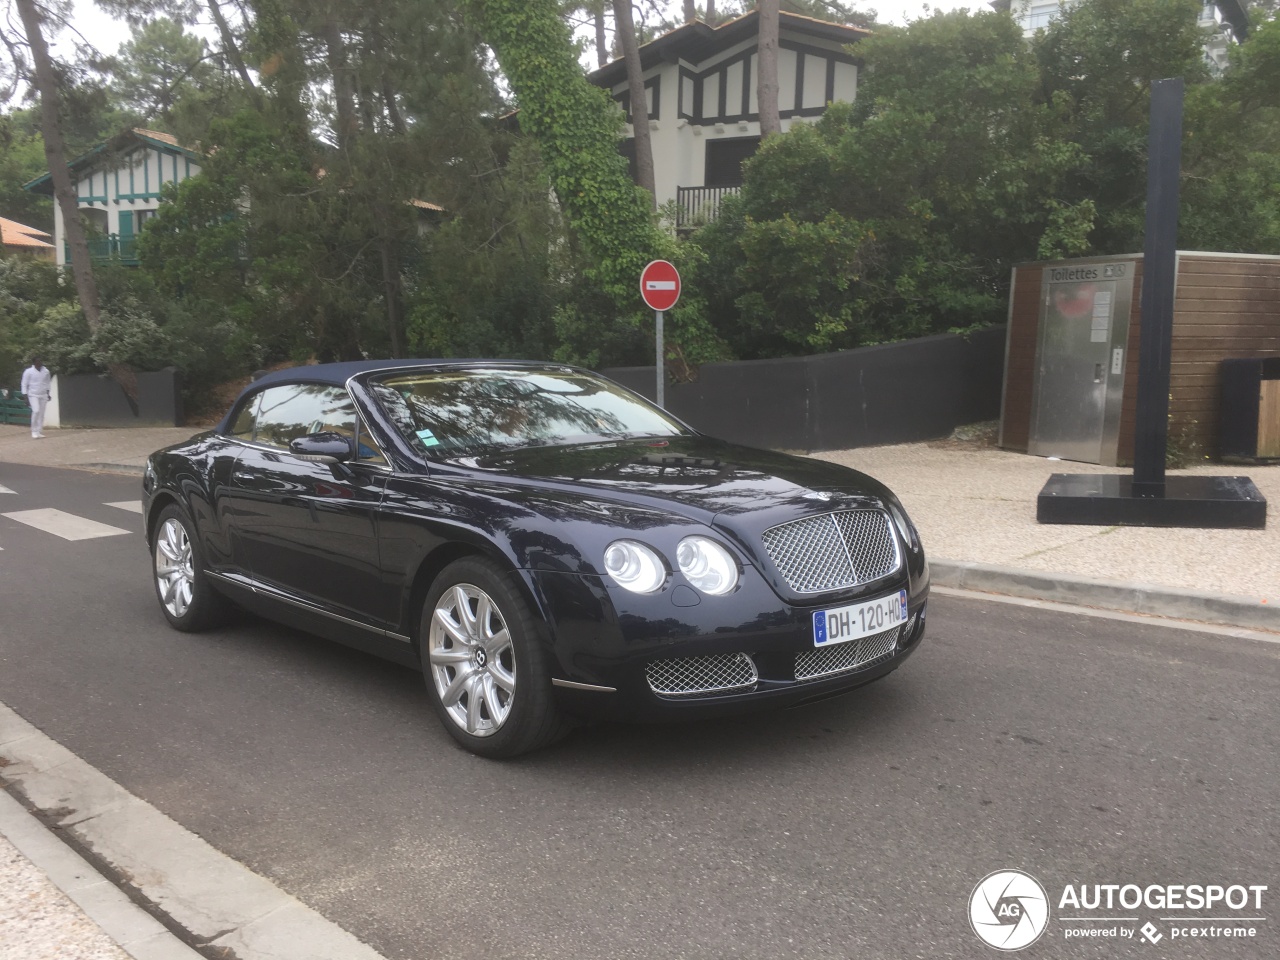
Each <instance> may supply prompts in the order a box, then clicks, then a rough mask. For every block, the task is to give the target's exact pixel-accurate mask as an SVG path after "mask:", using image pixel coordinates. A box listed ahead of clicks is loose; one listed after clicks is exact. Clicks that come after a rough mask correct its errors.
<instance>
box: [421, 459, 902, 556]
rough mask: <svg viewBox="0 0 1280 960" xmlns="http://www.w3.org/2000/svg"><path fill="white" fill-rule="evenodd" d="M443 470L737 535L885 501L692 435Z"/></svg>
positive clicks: (812, 466) (826, 468) (827, 476)
mask: <svg viewBox="0 0 1280 960" xmlns="http://www.w3.org/2000/svg"><path fill="white" fill-rule="evenodd" d="M446 463H447V464H448V465H449V466H450V467H454V468H460V469H464V470H468V471H470V470H475V471H479V472H480V473H483V474H484V475H486V476H487V477H489V478H490V479H498V478H499V477H501V478H502V479H503V480H505V481H507V482H511V483H514V484H517V485H522V486H523V485H526V484H532V485H536V486H540V487H544V488H545V487H554V488H558V489H561V490H564V489H569V488H571V489H574V490H577V491H582V489H583V488H588V489H591V490H593V491H596V492H597V495H598V496H600V497H602V498H607V499H613V500H621V501H626V502H632V503H643V504H645V505H647V506H652V507H659V508H665V509H668V510H672V511H674V512H676V513H680V514H682V515H684V516H686V517H689V518H690V519H696V520H699V521H701V522H704V523H707V524H712V523H713V522H714V523H717V524H718V525H723V526H726V527H728V528H731V529H733V528H738V529H740V530H741V531H742V532H743V533H746V532H748V531H747V530H746V529H742V528H743V527H744V526H745V527H747V528H750V529H751V530H752V531H756V530H759V529H762V527H761V524H763V525H764V526H771V525H773V524H775V523H780V522H783V521H784V520H787V519H791V518H793V517H795V516H803V515H809V514H815V513H824V512H829V511H830V510H832V509H836V508H842V507H843V508H848V507H853V506H857V505H866V504H868V503H869V502H880V501H882V500H883V499H884V498H886V497H888V496H889V492H888V490H887V489H886V488H885V487H884V486H883V485H882V484H880V483H879V482H877V481H876V480H873V479H872V478H871V477H868V476H867V475H866V474H863V473H859V472H858V471H856V470H851V469H849V468H847V467H842V466H839V465H837V464H833V463H828V462H826V461H823V460H814V459H810V458H808V457H796V456H791V455H788V454H784V453H776V452H773V451H769V450H757V449H754V448H751V447H744V446H739V445H737V444H732V443H728V442H726V441H723V440H715V439H712V438H710V437H701V436H688V437H672V438H668V439H662V440H652V439H650V440H625V441H615V442H608V443H591V444H576V445H572V446H559V447H527V448H520V449H515V450H509V451H503V452H502V453H501V454H498V455H494V456H488V457H478V458H468V459H466V460H453V461H446ZM433 472H434V471H433ZM748 518H750V519H749V520H748Z"/></svg>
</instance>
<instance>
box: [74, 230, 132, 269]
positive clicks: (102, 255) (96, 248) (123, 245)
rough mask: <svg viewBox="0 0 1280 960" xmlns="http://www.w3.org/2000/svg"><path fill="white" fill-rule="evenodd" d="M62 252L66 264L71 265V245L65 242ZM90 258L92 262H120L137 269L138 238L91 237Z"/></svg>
mask: <svg viewBox="0 0 1280 960" xmlns="http://www.w3.org/2000/svg"><path fill="white" fill-rule="evenodd" d="M62 252H63V254H64V255H65V257H66V262H67V263H70V262H71V246H70V244H67V243H65V242H64V243H63V244H62ZM89 258H90V259H92V260H118V261H120V262H121V263H122V264H125V265H126V266H133V267H136V266H137V265H138V238H137V236H128V235H126V236H121V235H120V234H118V233H109V234H107V235H106V236H101V235H99V236H96V237H90V238H89Z"/></svg>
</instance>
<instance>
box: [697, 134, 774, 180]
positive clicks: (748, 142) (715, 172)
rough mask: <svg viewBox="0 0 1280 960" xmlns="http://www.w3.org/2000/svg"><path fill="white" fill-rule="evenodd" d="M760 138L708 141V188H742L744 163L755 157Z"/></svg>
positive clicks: (706, 178)
mask: <svg viewBox="0 0 1280 960" xmlns="http://www.w3.org/2000/svg"><path fill="white" fill-rule="evenodd" d="M759 147H760V138H759V137H733V138H732V139H729V140H708V141H707V173H706V177H705V179H704V180H703V183H704V184H706V185H707V186H708V187H740V186H742V161H743V160H746V159H747V158H749V157H753V156H755V152H756V150H757V149H759Z"/></svg>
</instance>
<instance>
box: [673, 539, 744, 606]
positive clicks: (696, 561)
mask: <svg viewBox="0 0 1280 960" xmlns="http://www.w3.org/2000/svg"><path fill="white" fill-rule="evenodd" d="M676 562H677V563H678V564H680V572H681V573H683V574H684V575H685V578H686V579H687V580H688V581H689V582H690V583H692V584H693V585H694V586H695V587H697V588H698V589H699V590H701V591H702V592H703V593H707V594H710V595H711V596H713V597H719V596H723V595H724V594H726V593H728V592H729V591H730V590H732V589H733V588H734V587H736V586H737V585H738V564H737V561H735V560H734V559H733V556H732V554H730V553H729V551H728V550H726V549H725V548H724V547H722V546H720V544H718V543H716V542H715V541H714V540H708V539H707V538H706V537H685V538H684V539H683V540H681V541H680V546H678V547H676Z"/></svg>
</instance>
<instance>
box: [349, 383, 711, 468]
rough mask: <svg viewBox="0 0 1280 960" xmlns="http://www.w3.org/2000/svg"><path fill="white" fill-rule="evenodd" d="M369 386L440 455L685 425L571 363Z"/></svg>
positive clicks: (668, 431) (661, 431)
mask: <svg viewBox="0 0 1280 960" xmlns="http://www.w3.org/2000/svg"><path fill="white" fill-rule="evenodd" d="M369 387H370V390H371V391H372V392H373V394H374V395H375V396H376V397H377V398H378V400H379V401H380V402H381V403H382V406H383V408H384V409H385V410H386V412H387V414H388V415H389V417H390V418H391V419H392V420H393V421H394V422H395V423H396V425H397V426H399V428H400V430H401V431H402V432H403V433H404V435H405V436H406V437H407V438H408V439H409V440H410V442H412V443H416V444H418V445H420V446H421V447H422V448H423V449H425V450H426V451H427V452H428V453H431V454H433V455H437V456H440V455H443V456H453V455H458V454H475V453H485V452H487V451H492V450H495V449H502V448H507V447H530V446H556V445H561V444H570V443H589V442H591V441H596V440H616V439H624V438H628V437H673V436H679V435H682V434H684V433H686V431H685V429H684V428H683V427H681V426H680V424H678V423H676V422H675V421H674V420H671V419H670V418H668V417H667V416H666V415H665V414H664V413H663V412H662V411H661V410H659V409H657V408H655V407H652V406H650V405H649V404H648V403H646V402H645V401H644V400H642V399H641V398H640V397H637V396H636V395H635V394H633V393H631V392H630V391H628V390H625V389H624V388H622V387H619V386H618V385H617V384H614V383H610V382H609V381H607V380H602V379H600V378H598V377H593V376H591V375H589V374H585V373H581V372H578V371H575V370H569V369H564V370H503V369H476V368H469V369H466V370H437V371H423V372H419V373H410V374H397V375H394V376H388V377H384V378H381V379H379V380H375V381H373V382H371V383H370V384H369Z"/></svg>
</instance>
